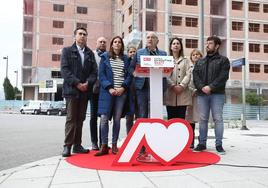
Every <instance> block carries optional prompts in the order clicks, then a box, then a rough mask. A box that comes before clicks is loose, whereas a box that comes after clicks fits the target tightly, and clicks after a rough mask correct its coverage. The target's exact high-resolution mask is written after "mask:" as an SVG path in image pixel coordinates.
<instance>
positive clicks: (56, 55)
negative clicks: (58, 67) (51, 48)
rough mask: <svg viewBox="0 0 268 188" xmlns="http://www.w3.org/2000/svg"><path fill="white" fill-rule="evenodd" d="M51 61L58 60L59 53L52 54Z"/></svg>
mask: <svg viewBox="0 0 268 188" xmlns="http://www.w3.org/2000/svg"><path fill="white" fill-rule="evenodd" d="M52 61H60V54H52Z"/></svg>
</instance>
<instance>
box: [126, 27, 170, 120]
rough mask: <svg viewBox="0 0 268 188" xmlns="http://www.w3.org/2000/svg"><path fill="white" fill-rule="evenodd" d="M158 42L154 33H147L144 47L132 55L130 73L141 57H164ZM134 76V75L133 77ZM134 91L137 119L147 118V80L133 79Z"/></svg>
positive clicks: (164, 53) (141, 78)
mask: <svg viewBox="0 0 268 188" xmlns="http://www.w3.org/2000/svg"><path fill="white" fill-rule="evenodd" d="M158 42H159V40H158V37H157V35H156V33H155V32H148V33H147V35H146V47H145V48H142V49H139V50H138V51H137V53H136V54H135V55H134V57H133V60H132V62H131V65H130V72H131V73H132V74H133V73H134V71H135V67H136V65H138V64H140V63H141V62H140V60H141V57H140V56H142V55H147V56H148V55H152V56H153V55H159V56H161V55H162V56H166V55H167V53H166V52H165V51H162V50H159V49H158V48H157V44H158ZM134 76H135V75H134ZM135 89H136V95H137V103H138V113H139V114H138V118H148V116H149V106H148V105H149V91H150V88H149V78H144V77H135Z"/></svg>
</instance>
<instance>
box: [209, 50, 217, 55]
mask: <svg viewBox="0 0 268 188" xmlns="http://www.w3.org/2000/svg"><path fill="white" fill-rule="evenodd" d="M216 51H217V50H216V49H214V50H207V54H214V53H215V52H216Z"/></svg>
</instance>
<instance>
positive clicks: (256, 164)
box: [0, 121, 268, 188]
mask: <svg viewBox="0 0 268 188" xmlns="http://www.w3.org/2000/svg"><path fill="white" fill-rule="evenodd" d="M248 127H249V128H250V130H249V131H241V130H240V129H226V130H225V135H224V137H225V139H224V147H225V149H226V152H227V153H226V154H225V155H222V156H221V157H222V158H221V161H220V162H219V163H218V164H216V165H212V166H207V167H202V168H194V169H187V170H176V171H164V172H112V171H103V170H94V169H83V168H78V167H75V166H72V165H70V164H68V163H67V162H66V161H65V160H64V159H63V158H62V157H60V156H55V157H52V158H48V159H44V160H41V161H36V162H33V163H28V164H25V165H22V166H19V167H16V168H13V169H9V170H4V171H0V187H1V188H6V187H7V188H17V187H18V188H20V187H23V188H26V187H27V188H29V187H34V188H36V187H37V188H39V187H40V188H43V187H44V188H48V187H49V188H60V187H64V188H68V187H75V188H79V187H90V188H95V187H96V188H121V187H122V188H129V187H133V188H138V187H143V188H145V187H146V188H149V187H152V188H156V187H157V188H158V187H163V188H174V187H198V188H203V187H243V188H247V187H249V188H251V187H254V188H259V187H260V188H261V187H268V178H267V177H268V158H267V156H268V121H248ZM209 135H213V130H210V132H209ZM208 151H211V152H215V148H214V140H212V139H210V140H209V141H208Z"/></svg>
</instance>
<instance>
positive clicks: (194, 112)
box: [186, 49, 203, 148]
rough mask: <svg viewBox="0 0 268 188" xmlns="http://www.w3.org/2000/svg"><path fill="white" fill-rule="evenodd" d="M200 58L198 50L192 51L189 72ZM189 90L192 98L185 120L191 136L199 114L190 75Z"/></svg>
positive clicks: (192, 145)
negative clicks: (189, 125) (190, 128)
mask: <svg viewBox="0 0 268 188" xmlns="http://www.w3.org/2000/svg"><path fill="white" fill-rule="evenodd" d="M202 57H203V55H202V53H201V52H200V51H199V50H197V49H193V50H192V52H191V54H190V60H191V62H192V65H191V72H192V70H193V69H194V65H195V63H196V62H197V61H198V60H199V59H200V58H202ZM189 89H190V91H191V96H192V105H191V106H188V107H187V112H186V114H187V116H186V119H187V120H188V121H189V123H190V124H191V127H192V129H193V134H194V130H195V123H197V122H198V121H199V112H198V106H197V98H196V89H195V86H194V82H193V75H191V81H190V84H189ZM194 136H195V134H194ZM194 136H193V140H192V144H191V146H190V148H194Z"/></svg>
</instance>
